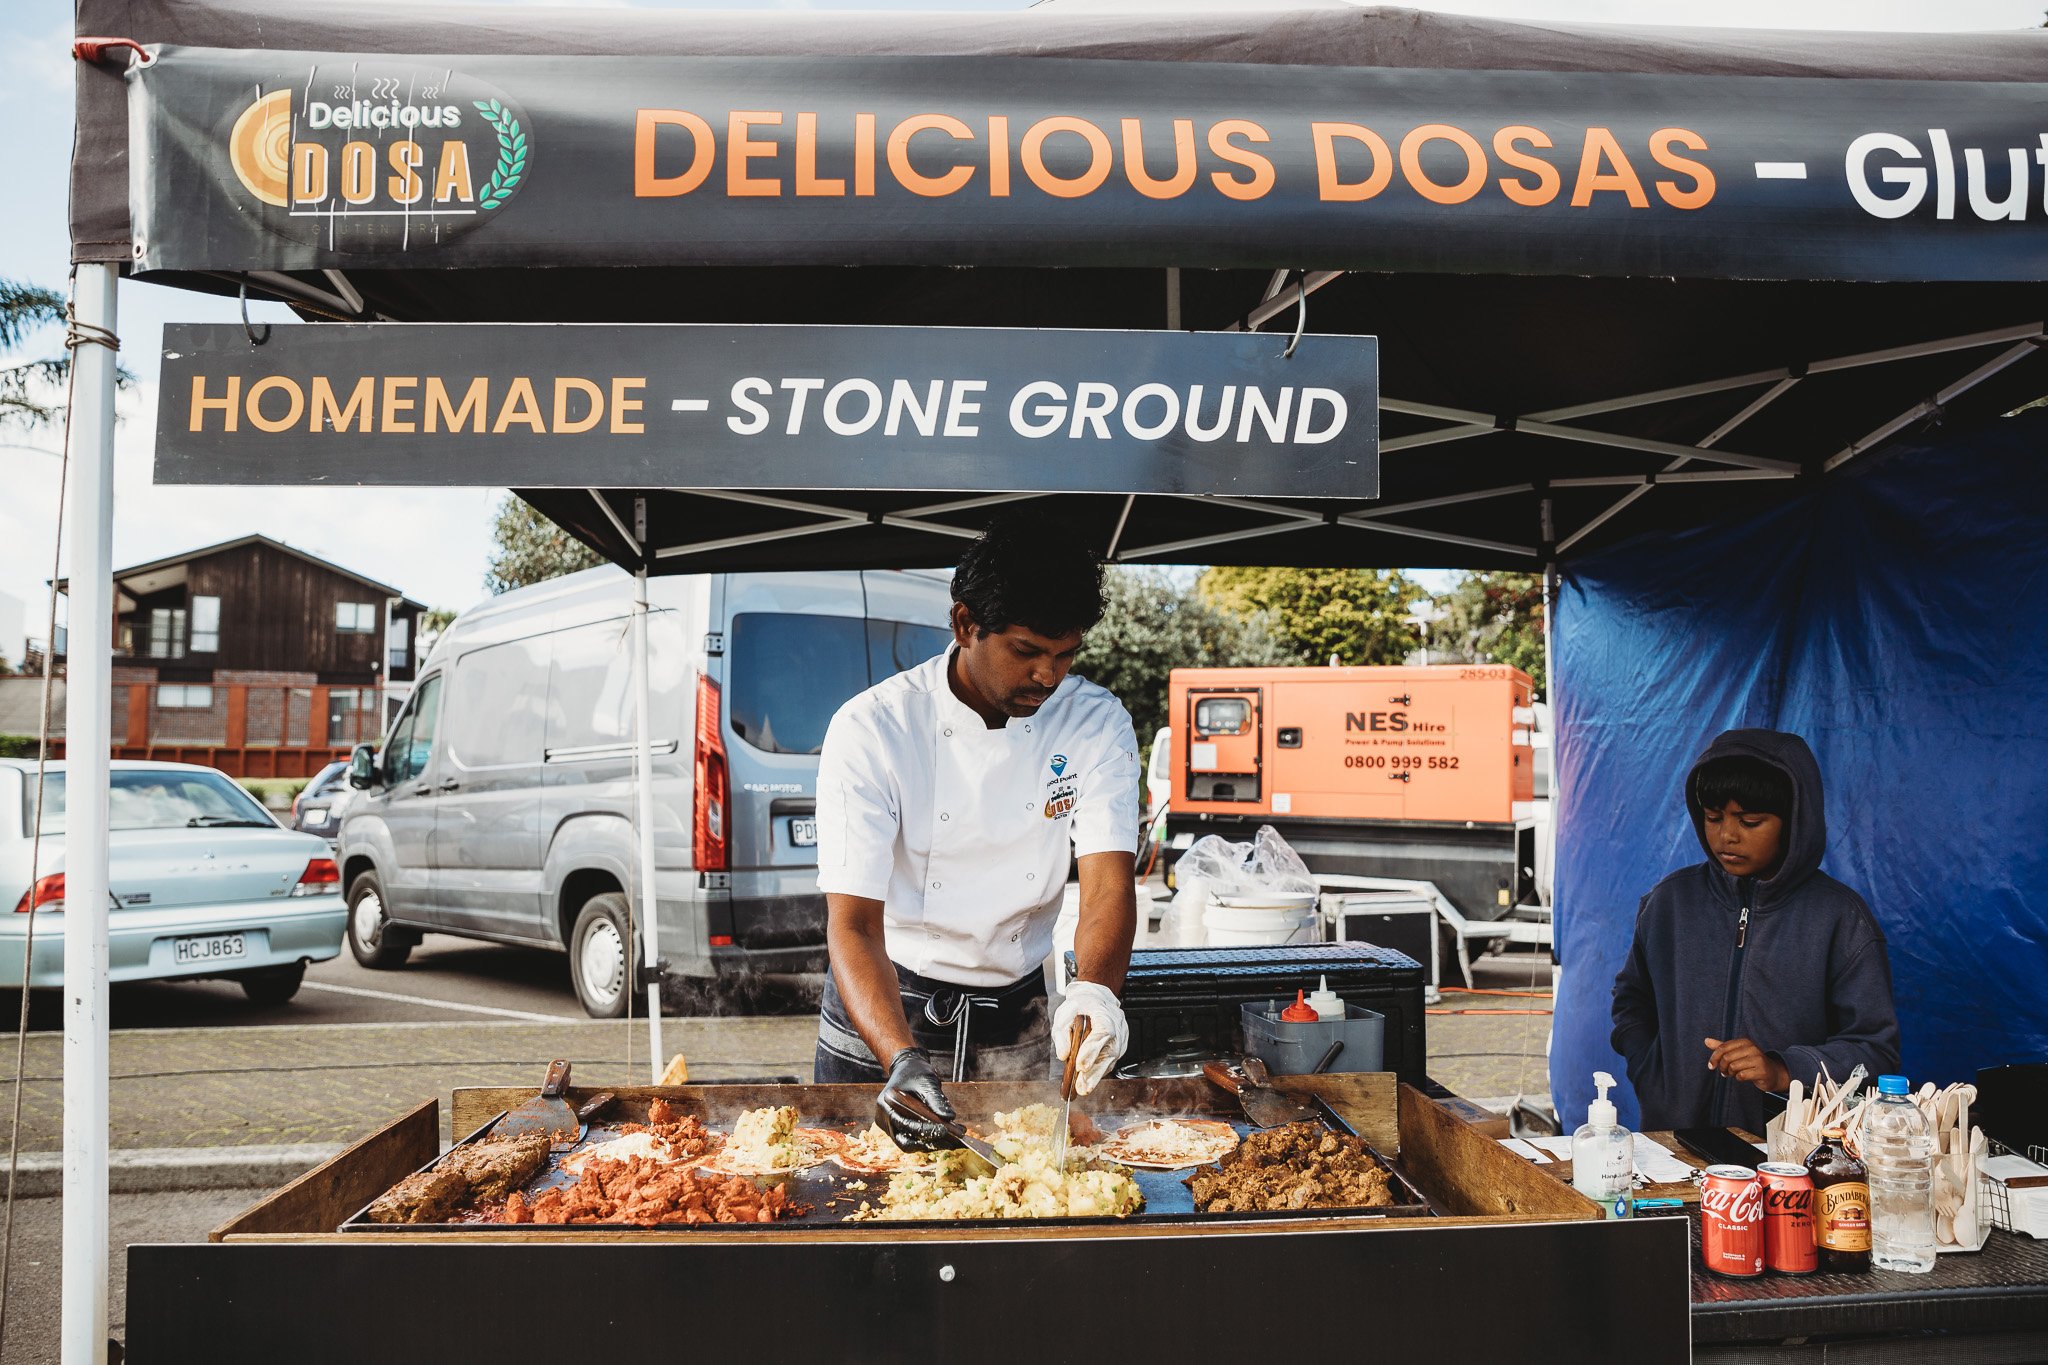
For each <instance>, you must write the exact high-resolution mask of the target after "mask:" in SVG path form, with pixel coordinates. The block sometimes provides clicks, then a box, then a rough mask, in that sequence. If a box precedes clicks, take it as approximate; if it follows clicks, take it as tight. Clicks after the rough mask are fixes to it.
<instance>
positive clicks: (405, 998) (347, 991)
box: [299, 981, 581, 1024]
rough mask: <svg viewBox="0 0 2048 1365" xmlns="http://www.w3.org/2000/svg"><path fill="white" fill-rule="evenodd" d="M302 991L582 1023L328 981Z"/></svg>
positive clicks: (303, 987)
mask: <svg viewBox="0 0 2048 1365" xmlns="http://www.w3.org/2000/svg"><path fill="white" fill-rule="evenodd" d="M299 989H301V990H307V991H333V992H334V993H335V994H336V995H359V996H362V997H363V998H364V999H365V1000H395V1001H397V1002H398V1003H400V1004H402V1005H425V1006H426V1007H427V1008H428V1009H436V1010H458V1011H460V1012H461V1013H464V1014H494V1015H496V1016H497V1017H499V1018H500V1019H524V1020H526V1021H527V1022H528V1023H534V1024H574V1023H579V1022H581V1021H580V1020H578V1019H576V1018H574V1017H573V1016H569V1015H561V1014H535V1013H533V1012H531V1011H530V1010H508V1009H500V1008H499V1007H498V1006H496V1005H462V1004H457V1003H456V1002H455V1001H453V1000H434V999H431V998H429V997H427V996H424V995H400V994H399V993H398V992H397V991H373V990H371V989H369V988H368V987H366V986H337V985H334V984H333V983H332V982H327V981H307V982H303V983H301V984H300V987H299Z"/></svg>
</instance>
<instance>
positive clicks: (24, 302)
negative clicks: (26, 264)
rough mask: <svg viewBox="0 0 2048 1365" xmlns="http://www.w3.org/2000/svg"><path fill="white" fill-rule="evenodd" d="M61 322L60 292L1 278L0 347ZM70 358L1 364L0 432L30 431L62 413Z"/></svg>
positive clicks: (9, 348)
mask: <svg viewBox="0 0 2048 1365" xmlns="http://www.w3.org/2000/svg"><path fill="white" fill-rule="evenodd" d="M63 321H64V296H63V295H62V294H59V293H57V292H56V291H55V290H52V289H44V288H43V287H42V286H40V285H34V284H22V283H20V282H19V281H16V280H8V279H0V350H4V351H12V350H14V349H15V348H16V347H18V346H20V345H21V344H22V343H23V342H24V341H26V340H27V339H28V338H29V336H30V335H31V334H32V333H34V332H37V331H40V330H41V329H42V328H44V327H49V326H53V325H56V324H59V323H62V322H63ZM70 370H71V357H70V356H69V355H68V354H63V353H60V354H58V355H56V356H54V357H52V358H49V359H46V360H25V361H21V362H18V363H16V364H12V365H7V366H0V433H14V434H19V433H22V432H26V431H30V430H33V429H35V428H37V427H40V426H45V425H47V424H49V423H52V422H56V421H59V420H61V419H62V417H63V415H64V404H63V400H62V399H61V398H58V397H56V396H55V395H58V394H61V393H62V392H63V389H64V380H65V377H66V376H67V375H68V374H69V373H70Z"/></svg>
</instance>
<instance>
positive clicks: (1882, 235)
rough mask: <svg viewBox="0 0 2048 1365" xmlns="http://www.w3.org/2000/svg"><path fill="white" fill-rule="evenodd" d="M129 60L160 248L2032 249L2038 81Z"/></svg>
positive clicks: (1972, 268)
mask: <svg viewBox="0 0 2048 1365" xmlns="http://www.w3.org/2000/svg"><path fill="white" fill-rule="evenodd" d="M130 80H131V81H132V83H133V90H132V92H131V93H132V99H131V103H132V105H133V113H134V124H133V127H134V133H133V146H132V148H131V156H130V166H131V170H132V176H133V180H132V184H131V186H130V201H131V204H132V209H133V220H134V243H135V253H136V265H137V267H138V268H140V269H143V270H157V269H173V270H248V269H278V270H296V269H318V268H332V267H344V268H345V267H349V266H362V267H365V268H378V269H389V268H393V267H402V266H415V265H424V266H433V267H441V266H522V265H559V266H569V265H592V266H623V265H652V264H659V265H669V266H693V265H719V264H748V263H752V264H776V265H793V264H821V265H934V264H937V265H1018V266H1073V265H1132V266H1150V265H1160V264H1172V265H1179V266H1189V267H1259V268H1277V267H1287V268H1296V269H1308V268H1313V269H1350V270H1395V271H1434V272H1467V273H1502V272H1505V273H1517V274H1532V273H1535V274H1564V275H1576V274H1585V275H1674V276H1693V277H1711V278H1736V279H1843V280H1884V279H1901V280H1913V279H1918V280H1969V279H1977V280H2036V279H2039V278H2041V276H2042V272H2043V269H2044V264H2043V263H2044V259H2048V257H2044V252H2043V247H2042V236H2041V231H2040V224H2039V211H2040V205H2041V200H2042V194H2043V185H2044V183H2048V181H2044V176H2048V168H2044V165H2043V163H2042V162H2041V159H2040V157H2039V156H2038V155H2037V151H2038V147H2039V144H2040V137H2041V133H2040V127H2041V117H2040V111H2041V109H2042V107H2043V105H2044V101H2048V87H2044V86H2042V85H2039V84H2024V83H1973V82H1968V81H1894V80H1836V79H1812V78H1799V77H1788V76H1754V77H1751V76H1740V77H1738V76H1685V75H1668V74H1643V73H1616V72H1550V71H1459V70H1392V69H1381V68H1363V67H1360V68H1346V67H1305V66H1304V67H1289V66H1259V65H1252V64H1233V63H1227V62H1199V63H1193V62H1187V63H1184V62H1166V61H1111V60H1072V59H1061V58H1056V57H1040V58H1028V59H1027V58H1018V57H972V56H959V55H949V56H943V57H939V56H934V57H861V56H845V57H831V58H824V57H676V56H652V55H650V56H644V57H619V56H572V55H557V56H506V55H490V56H486V55H474V56H404V55H396V54H390V53H363V52H342V53H322V52H287V51H231V50H225V49H211V48H181V47H166V48H163V49H161V51H160V53H159V54H158V56H157V59H156V60H155V61H154V62H153V63H152V64H150V65H148V66H142V67H138V68H136V69H135V70H134V71H133V72H132V74H131V76H130Z"/></svg>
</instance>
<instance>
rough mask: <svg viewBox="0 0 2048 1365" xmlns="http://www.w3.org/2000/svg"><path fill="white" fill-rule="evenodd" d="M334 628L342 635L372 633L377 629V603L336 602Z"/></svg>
mask: <svg viewBox="0 0 2048 1365" xmlns="http://www.w3.org/2000/svg"><path fill="white" fill-rule="evenodd" d="M334 628H335V629H336V630H338V631H340V632H342V634H344V635H372V634H375V633H376V630H377V604H376V603H374V602H336V603H335V604H334Z"/></svg>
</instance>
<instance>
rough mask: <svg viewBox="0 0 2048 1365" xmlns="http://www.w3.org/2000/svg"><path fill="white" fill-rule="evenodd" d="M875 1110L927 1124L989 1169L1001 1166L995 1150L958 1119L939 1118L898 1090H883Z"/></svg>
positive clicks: (916, 1100) (913, 1098)
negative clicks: (943, 1132) (977, 1158)
mask: <svg viewBox="0 0 2048 1365" xmlns="http://www.w3.org/2000/svg"><path fill="white" fill-rule="evenodd" d="M875 1108H877V1109H880V1110H886V1111H887V1112H888V1113H892V1114H894V1115H895V1116H896V1117H897V1118H898V1119H910V1120H912V1121H914V1122H917V1123H929V1124H933V1125H936V1126H937V1127H940V1128H943V1129H945V1130H946V1132H947V1134H948V1135H949V1136H951V1137H952V1139H953V1140H954V1141H955V1142H957V1143H959V1144H960V1145H961V1146H962V1147H964V1148H966V1149H967V1150H968V1151H970V1152H972V1153H974V1155H976V1156H978V1157H980V1158H981V1159H982V1160H983V1161H986V1162H987V1163H988V1164H989V1165H990V1166H991V1167H996V1166H1001V1165H1002V1164H1003V1158H1002V1157H1001V1156H1000V1155H998V1154H997V1152H996V1149H995V1148H993V1147H991V1146H989V1145H988V1144H987V1143H986V1142H983V1141H982V1140H981V1139H980V1138H978V1137H976V1136H974V1134H972V1133H970V1132H968V1131H967V1125H966V1124H964V1123H962V1122H960V1120H958V1119H945V1118H940V1117H939V1116H938V1115H937V1114H935V1113H933V1112H932V1111H931V1110H930V1109H929V1108H927V1107H926V1106H925V1105H924V1104H923V1103H922V1102H921V1101H919V1100H918V1099H917V1098H916V1097H915V1096H912V1095H906V1094H904V1093H903V1092H902V1091H900V1090H884V1091H883V1092H882V1093H881V1095H880V1097H879V1098H877V1099H876V1100H875Z"/></svg>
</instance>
